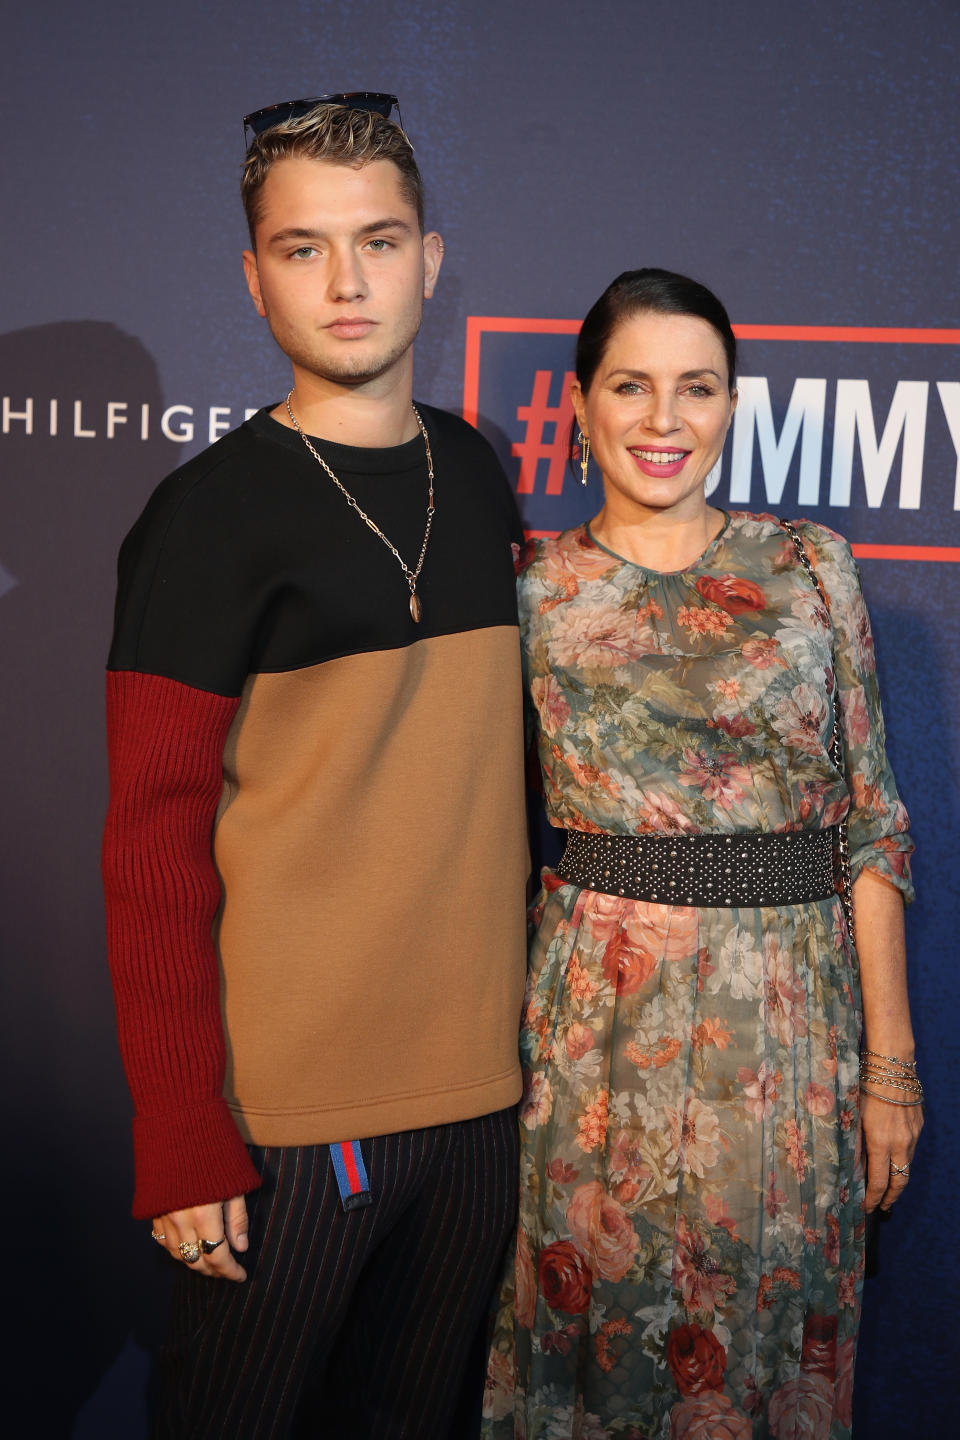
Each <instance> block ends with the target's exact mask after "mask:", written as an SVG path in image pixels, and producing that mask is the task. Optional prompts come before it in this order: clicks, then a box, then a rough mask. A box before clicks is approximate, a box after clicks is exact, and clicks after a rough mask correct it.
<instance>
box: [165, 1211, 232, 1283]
mask: <svg viewBox="0 0 960 1440" xmlns="http://www.w3.org/2000/svg"><path fill="white" fill-rule="evenodd" d="M153 1238H154V1239H155V1240H157V1241H159V1243H160V1244H161V1245H162V1246H163V1247H164V1249H165V1250H168V1251H169V1252H170V1254H171V1255H172V1256H173V1258H174V1260H176V1261H177V1262H178V1263H179V1264H181V1265H182V1264H189V1265H190V1269H191V1270H196V1271H197V1272H198V1274H200V1275H209V1276H210V1277H211V1278H212V1279H216V1280H246V1278H247V1272H246V1270H244V1268H243V1266H242V1265H239V1264H238V1263H237V1261H236V1259H235V1258H234V1256H233V1254H232V1251H233V1250H238V1251H240V1252H241V1253H242V1252H243V1251H244V1250H246V1248H247V1245H248V1243H249V1242H248V1240H247V1206H246V1201H245V1200H244V1198H243V1196H242V1195H235V1196H234V1197H233V1199H232V1200H225V1201H224V1202H223V1203H222V1204H221V1203H219V1202H218V1203H217V1204H214V1205H195V1206H193V1208H192V1209H189V1210H171V1211H170V1213H169V1214H168V1215H158V1216H157V1217H156V1219H155V1220H154V1222H153ZM181 1245H183V1246H184V1247H185V1248H186V1254H185V1255H184V1254H183V1253H182V1252H181V1250H180V1246H181ZM191 1246H193V1247H195V1248H196V1251H197V1258H196V1260H191V1259H190V1256H191V1255H192V1254H193V1250H191V1249H190V1248H189V1247H191Z"/></svg>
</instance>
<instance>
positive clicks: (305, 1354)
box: [154, 1109, 517, 1440]
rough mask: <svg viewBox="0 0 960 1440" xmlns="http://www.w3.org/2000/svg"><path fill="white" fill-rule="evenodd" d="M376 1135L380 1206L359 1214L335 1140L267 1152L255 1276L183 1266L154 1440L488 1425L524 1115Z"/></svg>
mask: <svg viewBox="0 0 960 1440" xmlns="http://www.w3.org/2000/svg"><path fill="white" fill-rule="evenodd" d="M361 1143H362V1149H363V1156H364V1162H365V1164H366V1168H367V1173H368V1175H369V1178H370V1188H371V1192H372V1194H373V1197H374V1198H373V1204H372V1205H369V1206H367V1207H366V1208H364V1209H360V1210H353V1211H350V1212H348V1213H347V1212H344V1210H343V1208H342V1206H341V1203H340V1195H339V1191H338V1189H337V1184H336V1179H335V1176H334V1173H333V1166H332V1163H331V1160H330V1155H329V1150H328V1149H327V1147H326V1146H325V1145H322V1146H309V1147H301V1148H284V1149H266V1150H264V1149H253V1150H252V1151H251V1154H252V1155H253V1160H254V1163H255V1164H256V1165H257V1167H258V1169H259V1170H260V1172H261V1175H262V1177H263V1184H262V1188H261V1189H260V1190H258V1191H255V1192H254V1193H253V1194H251V1195H249V1196H248V1197H247V1205H248V1210H249V1216H250V1248H249V1250H248V1251H247V1253H246V1255H245V1256H244V1257H243V1264H244V1268H245V1269H246V1270H247V1274H248V1279H247V1280H246V1282H244V1283H241V1284H234V1283H232V1282H229V1281H223V1280H210V1279H207V1278H205V1277H204V1276H201V1275H196V1274H194V1273H193V1272H192V1271H191V1270H190V1269H189V1268H188V1267H187V1266H183V1267H182V1269H181V1270H180V1271H179V1272H178V1276H177V1280H176V1285H175V1292H174V1297H173V1314H172V1322H171V1329H170V1335H169V1339H168V1343H167V1345H166V1347H165V1350H164V1352H163V1355H162V1357H161V1362H160V1391H161V1399H160V1407H159V1413H158V1420H157V1428H156V1429H155V1431H154V1435H155V1440H227V1437H229V1440H280V1437H290V1440H307V1437H310V1440H323V1437H330V1440H465V1437H466V1436H467V1435H469V1434H471V1433H472V1428H473V1425H472V1421H467V1420H465V1419H464V1409H463V1403H462V1400H461V1398H460V1397H461V1393H462V1391H463V1387H464V1385H465V1384H466V1386H468V1387H469V1390H468V1392H464V1393H469V1394H470V1397H471V1400H472V1396H473V1394H474V1393H475V1395H476V1402H475V1403H476V1412H477V1422H478V1421H479V1405H480V1393H481V1390H482V1383H483V1377H482V1371H481V1368H480V1367H482V1364H483V1362H484V1361H485V1358H486V1352H485V1347H484V1346H482V1345H481V1346H478V1344H477V1335H478V1332H479V1331H481V1330H482V1328H483V1326H484V1322H485V1319H486V1315H487V1311H488V1307H489V1305H490V1301H491V1298H492V1291H493V1288H494V1285H495V1284H496V1282H497V1280H498V1278H499V1272H500V1265H501V1261H502V1257H503V1252H504V1248H505V1246H506V1243H507V1241H508V1240H509V1238H510V1237H511V1235H512V1233H513V1225H514V1219H515V1211H516V1197H517V1124H516V1111H515V1110H514V1109H510V1110H503V1111H500V1112H498V1113H496V1114H494V1115H485V1116H482V1117H480V1118H479V1119H476V1120H465V1121H460V1122H458V1123H456V1124H453V1125H440V1126H436V1127H432V1128H429V1129H424V1130H411V1131H406V1132H403V1133H401V1134H397V1135H385V1136H380V1137H377V1138H375V1139H372V1140H364V1141H362V1142H361ZM468 1358H469V1359H470V1360H471V1361H472V1364H474V1365H477V1367H478V1373H477V1375H476V1376H473V1375H472V1374H471V1375H468V1376H465V1375H464V1369H465V1366H466V1365H467V1362H468ZM458 1404H459V1405H460V1407H461V1408H460V1409H459V1410H458ZM455 1417H459V1418H455ZM451 1427H452V1428H451ZM465 1427H466V1428H465ZM454 1431H455V1432H456V1433H454Z"/></svg>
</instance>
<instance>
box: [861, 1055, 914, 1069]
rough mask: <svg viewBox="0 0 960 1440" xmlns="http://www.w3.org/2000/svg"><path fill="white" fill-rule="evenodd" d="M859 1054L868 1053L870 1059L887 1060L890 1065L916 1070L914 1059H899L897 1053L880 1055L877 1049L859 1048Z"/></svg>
mask: <svg viewBox="0 0 960 1440" xmlns="http://www.w3.org/2000/svg"><path fill="white" fill-rule="evenodd" d="M860 1054H861V1056H864V1055H869V1056H870V1058H871V1060H888V1061H889V1062H890V1064H891V1065H899V1066H901V1067H902V1068H903V1069H904V1070H916V1068H917V1062H916V1060H901V1059H900V1056H899V1055H881V1054H880V1051H879V1050H861V1052H860Z"/></svg>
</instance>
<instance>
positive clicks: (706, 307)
mask: <svg viewBox="0 0 960 1440" xmlns="http://www.w3.org/2000/svg"><path fill="white" fill-rule="evenodd" d="M645 311H650V312H652V313H653V314H655V315H695V316H697V318H698V319H700V320H706V322H707V324H708V325H712V326H713V328H714V330H716V332H717V334H718V335H719V336H720V339H721V340H722V341H723V349H724V353H725V354H726V357H727V370H728V373H729V381H728V384H729V388H730V389H731V390H733V387H734V385H735V383H736V376H737V339H736V336H735V335H734V333H733V328H732V326H731V324H730V317H729V315H728V314H727V312H726V310H725V309H724V308H723V306H722V304H721V303H720V301H719V300H718V299H717V297H716V295H714V294H713V292H712V291H711V290H708V289H707V287H706V286H705V285H701V284H700V283H699V282H698V281H696V280H689V279H688V278H687V276H686V275H677V274H675V273H674V272H673V271H672V270H655V269H651V268H648V269H644V270H624V272H623V274H622V275H618V276H617V278H616V280H614V281H613V283H612V285H608V286H607V288H606V290H604V292H603V294H602V295H601V296H600V299H599V300H598V301H597V303H596V304H595V305H593V306H591V308H590V310H589V312H588V314H587V317H586V319H585V320H584V322H583V324H582V325H581V327H580V335H579V337H578V339H577V359H576V370H577V379H578V380H579V381H580V388H581V389H582V390H583V392H584V394H586V393H587V391H588V390H589V389H590V386H591V385H592V384H593V377H594V375H595V374H596V373H597V369H598V367H599V365H600V362H601V360H602V359H603V356H604V352H605V351H606V348H607V346H608V345H609V344H610V341H611V339H612V338H613V332H614V331H615V330H616V328H617V326H618V325H620V324H622V322H623V321H624V320H629V319H630V317H631V315H639V314H642V313H643V312H645Z"/></svg>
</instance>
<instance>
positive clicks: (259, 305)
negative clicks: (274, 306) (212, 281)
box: [243, 250, 267, 319]
mask: <svg viewBox="0 0 960 1440" xmlns="http://www.w3.org/2000/svg"><path fill="white" fill-rule="evenodd" d="M243 273H244V275H245V276H246V277H247V289H248V290H249V291H250V299H251V300H252V301H253V303H254V305H255V306H256V311H257V314H258V315H259V316H260V317H261V318H262V319H265V318H266V314H267V307H266V305H264V303H263V296H262V295H261V294H260V269H259V267H258V265H257V257H256V255H255V254H254V252H253V251H252V250H244V252H243Z"/></svg>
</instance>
